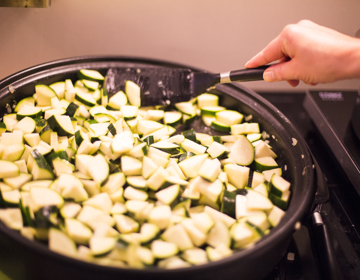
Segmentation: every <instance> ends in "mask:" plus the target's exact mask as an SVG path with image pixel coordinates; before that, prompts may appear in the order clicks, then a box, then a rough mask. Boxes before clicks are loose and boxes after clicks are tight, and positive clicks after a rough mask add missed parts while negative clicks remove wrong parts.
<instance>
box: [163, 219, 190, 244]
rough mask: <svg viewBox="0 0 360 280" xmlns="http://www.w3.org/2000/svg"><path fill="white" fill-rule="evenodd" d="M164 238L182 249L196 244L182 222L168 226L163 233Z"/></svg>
mask: <svg viewBox="0 0 360 280" xmlns="http://www.w3.org/2000/svg"><path fill="white" fill-rule="evenodd" d="M162 238H163V239H164V240H165V241H168V242H171V243H174V244H176V245H177V247H178V248H179V250H180V251H184V250H186V249H190V248H193V247H194V244H193V243H192V241H191V239H190V237H189V235H188V234H187V232H186V230H185V228H184V226H183V225H182V224H181V223H180V224H176V225H174V226H171V227H169V228H167V229H166V230H165V231H164V233H163V234H162Z"/></svg>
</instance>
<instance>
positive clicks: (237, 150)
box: [229, 136, 255, 166]
mask: <svg viewBox="0 0 360 280" xmlns="http://www.w3.org/2000/svg"><path fill="white" fill-rule="evenodd" d="M254 156H255V155H254V146H253V145H252V144H251V142H250V141H249V140H248V139H247V138H246V137H245V136H240V137H239V138H238V139H237V140H236V141H235V142H234V144H233V145H232V146H231V148H230V154H229V158H231V159H232V160H234V161H235V162H236V163H237V164H239V165H246V166H247V165H250V164H251V163H252V162H253V160H254Z"/></svg>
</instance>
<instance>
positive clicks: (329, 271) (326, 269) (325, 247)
mask: <svg viewBox="0 0 360 280" xmlns="http://www.w3.org/2000/svg"><path fill="white" fill-rule="evenodd" d="M313 233H314V235H315V236H314V238H315V241H314V243H315V244H314V245H315V247H316V251H317V255H318V261H319V263H320V271H321V274H322V277H323V279H329V280H342V279H344V278H343V276H342V274H341V272H340V271H341V270H340V267H339V263H338V260H337V258H336V255H335V251H334V246H333V243H332V241H331V237H330V234H329V231H328V228H327V226H326V225H325V224H324V222H323V220H322V218H321V214H320V213H319V212H314V214H313Z"/></svg>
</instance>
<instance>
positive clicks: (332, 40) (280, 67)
mask: <svg viewBox="0 0 360 280" xmlns="http://www.w3.org/2000/svg"><path fill="white" fill-rule="evenodd" d="M275 61H278V63H276V64H274V65H273V66H271V67H269V68H268V69H267V70H266V71H265V72H264V80H265V81H267V82H275V81H287V82H288V83H289V84H290V85H291V86H297V85H298V84H299V81H300V80H301V81H303V82H304V83H306V84H308V85H316V84H318V83H331V82H335V81H339V80H345V79H355V78H360V39H357V38H353V37H350V36H347V35H344V34H342V33H339V32H337V31H335V30H332V29H329V28H327V27H324V26H320V25H318V24H315V23H313V22H312V21H309V20H302V21H300V22H298V23H297V24H290V25H287V26H286V27H285V28H284V29H283V30H282V32H281V33H280V35H279V36H277V37H276V38H275V39H274V40H273V41H271V42H270V43H269V44H268V45H267V46H266V47H265V48H264V49H263V50H262V51H261V52H259V53H258V54H256V55H255V56H254V57H253V58H251V59H250V60H249V61H248V62H247V63H246V64H245V67H246V68H255V67H258V66H261V65H265V64H269V63H272V62H275Z"/></svg>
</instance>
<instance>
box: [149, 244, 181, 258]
mask: <svg viewBox="0 0 360 280" xmlns="http://www.w3.org/2000/svg"><path fill="white" fill-rule="evenodd" d="M151 251H152V253H153V255H154V257H156V258H158V259H165V258H169V257H171V256H174V255H176V254H177V253H178V252H179V249H178V247H177V246H176V244H174V243H170V242H166V241H161V240H155V241H153V242H152V243H151Z"/></svg>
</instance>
